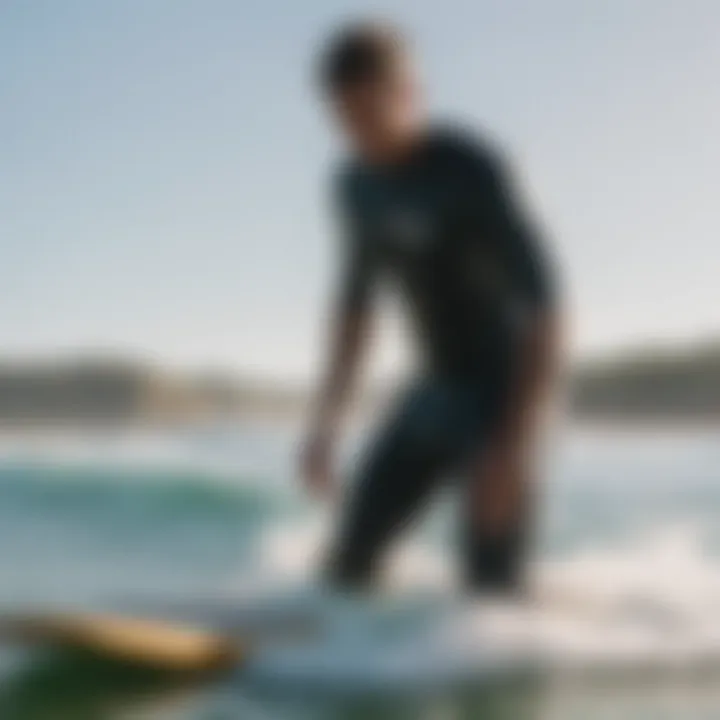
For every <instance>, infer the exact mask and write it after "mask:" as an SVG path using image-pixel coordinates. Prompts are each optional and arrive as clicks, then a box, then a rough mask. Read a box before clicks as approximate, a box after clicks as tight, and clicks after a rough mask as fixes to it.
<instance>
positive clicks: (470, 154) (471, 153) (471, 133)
mask: <svg viewBox="0 0 720 720" xmlns="http://www.w3.org/2000/svg"><path fill="white" fill-rule="evenodd" d="M429 138H430V149H431V153H432V155H433V157H435V158H437V159H440V160H441V161H444V162H448V163H452V164H453V165H454V166H456V167H457V168H459V169H462V170H468V171H473V172H486V171H492V170H493V168H496V167H497V166H498V165H499V164H500V163H501V156H502V150H501V149H500V144H499V142H498V141H497V139H496V138H495V137H494V136H493V135H491V134H490V133H489V132H488V131H486V130H484V129H476V128H471V127H468V126H467V125H463V124H461V123H449V122H443V123H438V124H436V125H434V126H433V127H432V128H431V131H430V135H429Z"/></svg>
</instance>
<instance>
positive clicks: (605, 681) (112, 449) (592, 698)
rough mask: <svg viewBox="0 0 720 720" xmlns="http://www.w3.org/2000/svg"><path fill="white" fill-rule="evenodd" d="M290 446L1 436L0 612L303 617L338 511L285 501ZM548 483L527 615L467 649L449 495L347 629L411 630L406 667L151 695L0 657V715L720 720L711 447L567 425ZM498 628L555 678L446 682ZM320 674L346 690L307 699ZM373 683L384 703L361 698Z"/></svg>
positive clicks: (307, 659)
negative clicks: (213, 608) (288, 608)
mask: <svg viewBox="0 0 720 720" xmlns="http://www.w3.org/2000/svg"><path fill="white" fill-rule="evenodd" d="M296 438H297V433H296V432H295V430H294V429H293V428H278V427H235V426H233V427H213V428H204V429H194V430H183V431H172V432H171V431H167V432H156V433H110V432H107V433H101V432H98V433H96V434H94V435H93V436H92V437H89V436H87V435H82V436H72V435H69V434H65V435H62V436H61V435H54V436H50V435H41V434H36V435H33V436H13V437H9V436H8V437H5V438H2V439H0V542H1V543H2V548H3V552H2V553H0V608H3V609H5V610H7V611H12V610H17V609H23V610H27V609H53V608H78V607H82V608H89V609H106V608H117V607H123V606H126V607H143V606H144V605H145V606H147V607H164V606H168V607H169V606H171V605H172V606H182V605H183V604H184V605H186V606H187V607H203V606H207V604H208V603H210V602H212V603H219V605H217V606H218V607H219V606H222V607H223V608H226V609H230V610H231V609H232V608H233V607H234V606H235V605H237V607H242V605H243V603H246V602H247V598H248V597H249V596H252V595H253V594H258V593H259V594H260V597H263V595H262V593H263V592H266V591H267V592H268V593H271V594H272V593H275V595H274V596H275V597H285V596H288V593H290V594H292V593H293V592H297V591H296V589H299V596H298V597H299V598H301V599H302V598H303V597H305V600H304V601H303V602H305V603H306V604H307V603H308V602H309V601H308V600H307V598H308V597H309V598H311V599H312V598H313V595H312V592H309V594H307V592H308V590H309V589H310V588H312V583H311V582H310V581H309V579H308V578H309V577H310V576H311V574H312V568H313V566H314V563H315V561H316V557H317V552H318V550H319V548H320V547H321V546H322V538H323V537H324V535H325V534H326V533H327V530H328V527H329V515H330V513H329V511H328V509H327V508H318V507H316V506H314V505H313V504H311V503H310V502H309V501H308V500H307V499H306V498H305V497H304V495H303V494H302V492H301V489H300V488H299V487H297V483H296V480H295V474H294V456H295V441H296ZM352 454H353V448H352V447H350V448H349V449H348V453H347V455H348V462H351V457H352ZM542 487H543V492H542V494H541V498H540V510H541V512H540V518H541V521H540V526H539V528H538V538H537V545H536V550H535V558H534V561H533V577H534V586H535V588H536V594H537V598H538V599H537V602H536V604H534V605H533V609H532V611H531V612H527V611H525V610H523V611H522V615H521V614H518V615H517V616H512V617H510V619H508V615H507V613H505V615H503V614H502V613H500V615H497V614H496V615H492V613H491V614H490V615H488V611H487V610H486V609H485V608H483V611H482V612H483V614H482V618H483V620H482V623H484V624H483V628H482V632H480V631H478V633H479V634H474V633H476V631H477V628H478V627H479V623H480V621H479V620H478V618H479V617H480V614H479V611H477V610H476V608H474V607H472V608H470V607H468V606H467V605H461V604H459V603H458V601H457V600H456V599H455V594H454V592H453V588H454V562H453V542H452V540H453V514H454V506H453V502H454V500H453V497H452V494H451V493H450V494H448V496H447V497H441V498H438V502H437V503H435V504H434V505H433V508H432V509H431V510H430V511H429V513H428V515H427V517H425V518H423V520H422V522H421V523H420V524H419V526H418V527H417V528H415V529H413V532H412V533H411V534H410V535H409V536H408V537H407V538H405V539H404V540H403V542H402V543H401V545H400V547H399V549H398V550H397V552H396V553H395V555H394V556H393V559H392V562H391V572H390V573H389V577H390V578H391V579H392V583H391V587H390V588H389V589H388V590H386V591H385V594H384V595H383V597H392V598H395V600H393V601H392V602H389V601H387V600H383V601H382V602H380V603H376V606H379V607H381V611H380V613H379V615H378V614H377V613H375V614H372V613H371V614H370V615H368V613H367V612H364V614H363V613H360V615H357V614H356V615H354V616H353V618H354V619H353V620H352V621H348V620H347V616H348V615H347V614H348V612H350V611H349V610H348V609H347V607H345V608H344V609H343V610H342V612H340V615H343V613H345V615H344V616H343V617H344V618H345V620H344V622H345V623H346V625H347V624H348V623H349V624H350V625H353V626H362V622H365V623H367V622H368V620H367V618H368V617H370V616H372V618H373V620H372V622H373V623H374V627H375V631H374V632H377V634H378V635H379V636H381V637H380V638H379V640H382V642H386V643H387V642H389V640H388V636H389V635H392V634H393V633H392V632H389V631H388V630H387V628H388V627H391V626H392V627H394V628H398V627H403V617H404V616H405V617H410V616H412V615H413V613H414V619H411V621H410V622H409V627H410V630H406V631H405V632H406V634H410V635H412V634H418V631H419V630H422V633H420V634H422V636H423V640H422V643H424V644H422V643H420V644H416V645H410V646H409V648H410V649H409V650H408V651H406V652H405V655H404V656H402V655H398V656H397V657H398V658H402V657H404V658H406V660H402V661H400V660H398V661H397V662H395V661H394V660H393V663H394V664H389V662H390V661H389V660H388V658H390V657H391V655H390V650H389V645H388V646H383V645H382V644H378V645H377V646H372V647H371V645H370V644H368V642H367V638H366V637H363V642H364V643H365V645H363V648H364V649H363V651H362V652H364V653H365V655H362V654H361V652H360V650H359V649H358V648H359V646H358V645H357V644H353V642H354V641H353V640H352V638H351V637H350V636H349V635H348V633H347V632H345V635H343V636H342V638H341V641H340V642H336V643H335V645H334V646H333V647H332V648H330V649H328V648H324V647H323V648H321V649H320V650H319V651H318V653H319V654H317V653H316V655H312V654H311V655H308V656H303V655H302V653H301V654H300V655H299V656H291V658H292V659H293V662H294V663H295V664H294V665H292V664H291V665H290V666H289V665H288V662H289V661H288V660H287V657H285V656H282V652H283V649H282V648H281V649H280V660H278V659H277V657H276V656H275V655H273V651H272V649H271V651H270V652H269V654H266V657H265V663H266V664H267V665H268V666H269V667H270V670H269V671H268V672H269V674H270V675H271V676H272V675H273V673H275V680H276V682H275V683H267V682H265V683H263V682H259V683H253V682H252V681H251V680H252V673H250V677H244V676H243V673H241V672H239V673H237V674H235V675H233V676H232V677H228V678H223V679H221V680H218V681H217V682H214V683H211V684H206V685H203V686H201V687H172V686H170V687H168V686H155V685H152V686H150V687H146V686H145V685H144V684H143V683H138V682H136V680H135V679H128V678H125V677H119V676H115V675H112V674H111V675H110V676H106V675H104V674H102V673H100V674H98V673H97V672H95V670H94V669H93V668H87V667H76V666H74V665H72V663H70V662H69V661H68V662H63V661H61V660H57V659H55V658H52V657H50V658H49V657H46V656H44V655H36V654H29V655H28V654H26V653H24V652H22V651H20V650H11V649H4V650H3V651H2V652H0V718H2V719H3V720H5V719H6V718H7V719H8V720H12V718H52V719H53V720H61V719H62V718H72V719H74V720H81V719H82V718H106V717H107V718H147V719H148V720H160V719H162V718H178V719H184V718H189V719H198V720H203V719H205V718H207V720H225V719H227V720H230V719H232V718H248V719H253V718H274V719H275V718H276V719H278V720H282V719H283V718H288V720H300V719H303V720H305V719H306V718H307V719H314V718H322V719H324V718H328V719H329V718H358V720H360V719H363V720H364V719H365V718H388V719H390V718H392V719H393V720H395V719H400V718H408V719H410V718H412V719H415V718H421V719H423V720H425V719H427V720H431V719H432V720H435V719H436V718H437V719H440V718H442V719H444V718H449V719H454V718H458V719H460V718H462V719H469V718H489V719H491V720H492V719H495V718H512V719H513V720H515V719H517V720H522V719H523V718H533V719H534V718H538V719H543V720H545V719H547V720H563V719H565V718H567V719H575V718H583V719H592V718H620V719H623V718H632V719H633V720H634V719H636V718H653V720H655V719H656V718H668V719H671V720H675V719H677V720H694V719H695V718H697V719H698V720H699V719H700V718H703V719H704V718H716V717H720V691H718V690H717V688H718V687H719V685H718V680H720V610H718V608H720V522H719V520H720V431H718V430H711V429H706V430H687V429H685V430H676V431H671V430H667V429H665V430H662V431H649V430H648V431H642V432H640V431H635V432H620V431H615V432H610V431H607V430H604V431H599V430H594V431H591V430H566V431H564V432H562V433H560V434H559V437H558V438H557V439H555V440H554V441H553V442H552V447H551V449H550V451H549V452H548V459H547V463H546V469H545V472H544V481H543V485H542ZM278 588H281V589H280V590H278ZM285 588H292V590H287V591H286V590H285ZM303 593H306V595H303ZM270 596H271V595H268V597H270ZM418 598H431V599H432V601H431V602H430V601H428V602H426V604H425V605H423V603H422V602H419V601H418V600H417V599H418ZM313 602H314V600H313ZM423 602H425V600H423ZM418 607H425V608H426V609H425V610H423V611H422V612H419V611H418V610H417V608H418ZM388 608H390V609H388ZM427 608H431V609H430V610H427ZM356 611H357V608H355V609H353V611H352V612H356ZM332 612H334V613H335V616H336V617H339V616H340V615H338V613H339V610H338V608H337V607H335V608H334V609H333V610H332ZM423 612H424V613H425V614H423ZM418 613H419V614H418ZM351 614H352V613H351ZM358 617H361V618H364V619H363V620H362V621H360V620H358V619H357V618H358ZM378 617H379V618H380V620H378ZM488 617H489V618H490V619H488ZM381 621H382V622H384V623H385V625H384V626H383V627H382V629H381V631H377V627H378V623H379V622H381ZM336 622H340V621H336ZM388 623H390V625H388ZM405 626H408V622H405ZM430 626H432V628H433V632H432V633H431V632H429V630H428V627H430ZM487 626H489V629H490V632H489V634H488V632H487ZM508 627H510V628H511V632H508V633H506V634H505V636H503V637H502V638H501V639H503V641H505V640H507V639H508V638H514V639H515V640H517V638H518V637H519V636H520V635H523V633H524V635H523V637H524V638H525V640H527V637H529V636H528V628H532V638H533V643H534V645H533V647H534V648H535V650H538V649H539V651H540V652H541V653H544V654H543V655H542V657H543V658H544V660H543V667H545V668H551V669H552V672H544V673H542V676H541V677H538V676H536V675H534V674H531V675H528V676H525V675H523V674H517V673H515V674H513V673H509V674H507V675H505V674H502V673H501V674H499V676H498V677H497V678H494V679H493V681H492V682H487V681H480V679H478V681H474V680H473V678H472V677H469V678H468V677H465V678H464V681H463V683H462V684H460V683H453V682H441V680H442V681H444V680H447V679H448V678H450V677H451V676H454V675H457V674H458V672H456V671H457V670H458V668H462V670H463V672H462V673H459V674H464V675H471V676H472V673H471V672H469V670H468V668H470V667H471V666H472V668H473V669H474V668H476V666H477V665H478V662H477V661H478V657H479V655H481V654H482V655H483V657H484V658H485V659H487V658H488V657H490V656H492V653H493V652H494V651H493V650H491V648H493V647H496V646H497V647H500V646H499V645H493V644H492V643H493V642H497V641H498V637H500V636H502V635H503V632H505V629H507V628H508ZM346 629H347V628H346ZM369 632H370V631H367V632H362V633H358V632H357V627H356V634H362V635H363V636H365V635H368V634H369ZM393 632H394V633H395V636H397V635H398V633H399V632H400V631H399V630H397V629H395V630H393ZM482 633H484V634H482ZM459 637H462V640H463V642H462V643H458V638H459ZM484 644H485V645H487V649H486V648H485V647H483V645H484ZM503 647H505V649H507V643H506V645H504V646H503ZM368 648H370V649H368ZM373 653H375V654H374V655H373ZM355 656H357V657H356V658H355V660H352V662H351V660H350V659H352V658H353V657H355ZM361 657H362V658H363V660H362V662H360V660H357V658H361ZM392 657H395V656H392ZM497 657H501V655H499V654H498V655H497ZM298 658H299V659H298ZM349 658H350V659H349ZM408 658H410V659H408ZM421 661H422V662H421ZM283 662H284V663H285V665H283ZM353 662H354V663H355V664H353ZM273 663H275V664H273ZM363 663H364V664H363ZM383 663H386V664H387V668H386V666H385V665H383ZM408 663H409V664H408ZM406 665H407V667H410V668H411V669H412V672H410V671H407V670H406ZM260 667H261V668H262V663H261V664H260ZM283 667H284V668H285V669H286V670H287V667H291V669H292V670H293V672H295V676H292V672H291V673H290V674H289V675H288V673H287V672H286V674H285V675H283V674H282V672H280V670H281V669H282V668H283ZM298 668H300V670H301V671H302V672H300V671H298ZM344 668H345V669H344ZM348 668H349V669H348ZM396 670H397V672H398V673H400V675H402V679H403V682H402V683H397V686H395V685H393V683H391V682H389V680H388V678H390V677H391V676H393V675H392V673H393V672H395V671H396ZM581 670H582V671H581ZM331 671H332V672H335V673H336V676H333V677H336V678H341V676H342V682H340V680H338V681H337V682H332V681H328V682H326V683H325V684H324V686H323V684H322V683H320V684H318V683H317V682H313V681H314V680H317V678H318V677H320V678H321V679H322V677H325V678H326V679H327V678H328V677H330V675H331ZM303 672H304V673H305V675H303ZM313 672H314V673H315V674H314V675H313ZM343 673H345V674H344V675H343ZM403 673H404V674H403ZM400 675H398V677H400ZM481 675H482V673H481ZM288 677H290V679H294V680H295V682H285V680H287V679H288ZM348 677H349V678H350V680H348ZM483 677H485V675H483ZM353 678H354V680H353ZM378 678H380V679H385V680H386V682H385V684H384V685H382V683H381V684H380V685H381V686H382V687H381V690H378V687H377V686H378V683H377V682H374V684H373V683H372V682H369V680H370V679H374V680H377V679H378ZM366 681H367V682H366ZM341 688H342V691H341Z"/></svg>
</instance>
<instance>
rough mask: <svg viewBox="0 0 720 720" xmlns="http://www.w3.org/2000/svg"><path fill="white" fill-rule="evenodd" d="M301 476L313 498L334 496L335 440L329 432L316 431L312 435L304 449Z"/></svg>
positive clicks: (301, 460)
mask: <svg viewBox="0 0 720 720" xmlns="http://www.w3.org/2000/svg"><path fill="white" fill-rule="evenodd" d="M300 475H301V477H302V479H303V482H304V483H305V487H306V488H307V490H308V492H309V493H310V494H311V495H312V496H314V497H316V498H320V499H324V498H330V497H332V496H333V494H334V491H335V482H334V481H335V477H334V440H333V438H332V436H331V434H330V433H329V432H326V431H325V432H324V431H314V432H313V433H311V434H310V437H309V439H308V440H307V441H306V443H305V445H304V447H303V449H302V455H301V458H300Z"/></svg>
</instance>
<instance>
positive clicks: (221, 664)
mask: <svg viewBox="0 0 720 720" xmlns="http://www.w3.org/2000/svg"><path fill="white" fill-rule="evenodd" d="M0 637H2V638H3V639H4V640H5V641H11V642H14V643H22V644H30V645H40V646H44V647H50V648H54V649H57V650H62V651H69V652H74V653H82V654H85V655H88V656H91V657H93V658H97V659H98V660H103V661H109V662H116V663H122V664H127V665H131V666H135V667H138V668H146V669H148V670H154V671H159V672H168V673H175V674H187V675H200V674H205V673H213V672H218V671H221V670H224V669H228V668H233V667H238V666H240V665H241V664H242V663H243V662H244V660H245V658H246V657H247V653H248V648H247V647H246V646H245V645H244V644H243V643H242V642H241V641H240V640H238V639H236V638H234V637H232V636H229V635H225V634H222V633H219V632H213V631H209V630H205V629H202V628H199V627H194V626H192V625H183V624H180V623H172V622H163V621H161V620H157V619H143V618H136V617H129V616H123V615H120V614H93V613H83V612H78V613H58V614H43V613H37V614H27V615H11V616H7V617H5V618H3V619H2V620H0Z"/></svg>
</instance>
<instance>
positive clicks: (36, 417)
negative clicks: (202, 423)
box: [0, 358, 304, 426]
mask: <svg viewBox="0 0 720 720" xmlns="http://www.w3.org/2000/svg"><path fill="white" fill-rule="evenodd" d="M303 399H304V393H303V392H302V391H301V390H299V389H296V388H293V387H289V386H287V387H285V386H281V385H279V384H270V383H258V382H257V381H253V380H243V379H242V378H236V377H227V376H224V375H220V374H214V373H213V374H203V375H190V374H187V375H182V374H176V373H171V372H168V371H166V370H162V369H161V368H158V367H155V366H151V365H147V364H142V363H137V362H134V361H124V360H115V359H105V358H103V359H80V360H66V361H63V362H57V361H39V362H30V363H27V362H26V363H0V425H4V426H37V425H57V424H80V425H89V424H93V425H94V424H104V425H108V424H116V425H127V424H143V423H144V424H168V423H183V422H193V421H197V420H200V419H205V418H219V417H235V416H242V415H244V414H252V415H257V414H270V415H278V414H280V415H282V414H287V413H290V412H296V411H297V410H298V408H299V407H300V406H301V404H302V402H303Z"/></svg>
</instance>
